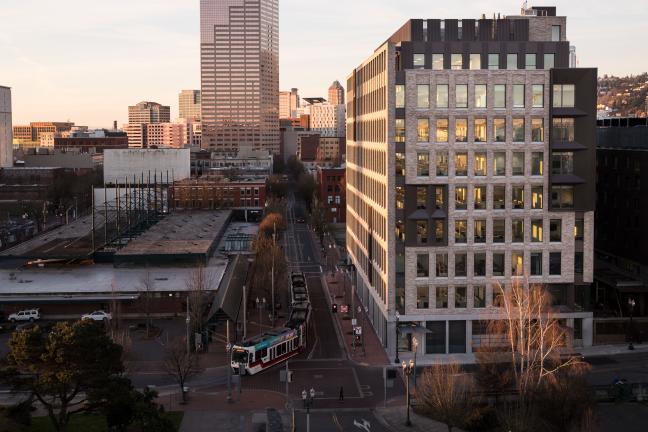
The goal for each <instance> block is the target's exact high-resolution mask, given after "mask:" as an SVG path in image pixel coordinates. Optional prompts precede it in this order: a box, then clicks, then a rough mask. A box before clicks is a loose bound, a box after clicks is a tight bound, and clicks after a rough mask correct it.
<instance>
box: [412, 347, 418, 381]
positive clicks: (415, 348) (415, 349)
mask: <svg viewBox="0 0 648 432" xmlns="http://www.w3.org/2000/svg"><path fill="white" fill-rule="evenodd" d="M418 345H419V341H418V339H416V336H414V337H412V346H413V347H414V390H416V352H417V351H418Z"/></svg>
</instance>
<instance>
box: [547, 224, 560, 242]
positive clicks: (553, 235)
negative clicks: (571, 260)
mask: <svg viewBox="0 0 648 432" xmlns="http://www.w3.org/2000/svg"><path fill="white" fill-rule="evenodd" d="M561 238H562V221H561V220H560V219H551V220H550V221H549V241H551V242H559V241H560V240H561Z"/></svg>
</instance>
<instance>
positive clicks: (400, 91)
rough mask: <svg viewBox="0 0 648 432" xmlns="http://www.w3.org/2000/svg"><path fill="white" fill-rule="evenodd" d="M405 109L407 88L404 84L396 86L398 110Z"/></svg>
mask: <svg viewBox="0 0 648 432" xmlns="http://www.w3.org/2000/svg"><path fill="white" fill-rule="evenodd" d="M404 107H405V86H404V85H402V84H398V85H396V108H404Z"/></svg>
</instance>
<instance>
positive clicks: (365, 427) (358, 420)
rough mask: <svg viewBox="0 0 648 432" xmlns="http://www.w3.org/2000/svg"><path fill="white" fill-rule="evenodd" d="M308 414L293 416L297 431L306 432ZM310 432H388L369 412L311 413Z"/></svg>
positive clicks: (302, 413)
mask: <svg viewBox="0 0 648 432" xmlns="http://www.w3.org/2000/svg"><path fill="white" fill-rule="evenodd" d="M307 417H308V414H306V413H305V412H299V413H296V414H295V425H296V428H297V430H298V431H305V430H306V422H307ZM310 430H311V432H338V431H339V432H351V431H355V432H362V431H364V432H389V431H390V430H391V429H389V428H387V427H385V426H384V425H383V424H382V423H380V422H379V421H378V419H376V417H375V416H374V415H373V414H372V413H371V412H370V411H338V412H317V411H315V412H311V413H310Z"/></svg>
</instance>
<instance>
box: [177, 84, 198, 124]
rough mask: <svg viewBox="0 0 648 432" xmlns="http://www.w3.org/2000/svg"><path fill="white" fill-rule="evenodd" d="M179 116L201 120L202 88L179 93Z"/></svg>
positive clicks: (191, 119)
mask: <svg viewBox="0 0 648 432" xmlns="http://www.w3.org/2000/svg"><path fill="white" fill-rule="evenodd" d="M178 117H180V118H181V119H185V120H187V121H190V122H195V121H200V90H182V91H181V92H180V94H179V95H178Z"/></svg>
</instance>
